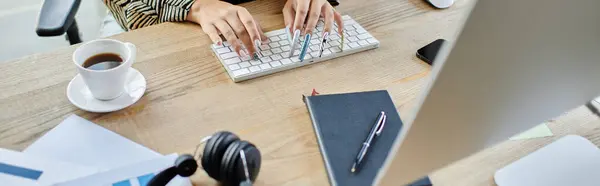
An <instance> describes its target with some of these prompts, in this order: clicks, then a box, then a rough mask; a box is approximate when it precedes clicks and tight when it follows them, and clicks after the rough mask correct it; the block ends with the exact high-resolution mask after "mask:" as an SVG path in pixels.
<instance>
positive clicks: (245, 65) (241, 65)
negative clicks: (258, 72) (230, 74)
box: [240, 61, 250, 68]
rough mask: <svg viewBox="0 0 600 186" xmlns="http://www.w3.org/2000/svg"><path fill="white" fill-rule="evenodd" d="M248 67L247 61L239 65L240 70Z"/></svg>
mask: <svg viewBox="0 0 600 186" xmlns="http://www.w3.org/2000/svg"><path fill="white" fill-rule="evenodd" d="M249 66H250V63H248V62H247V61H246V62H241V63H240V67H242V68H246V67H249Z"/></svg>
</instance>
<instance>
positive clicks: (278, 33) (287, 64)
mask: <svg viewBox="0 0 600 186" xmlns="http://www.w3.org/2000/svg"><path fill="white" fill-rule="evenodd" d="M342 18H343V21H344V42H343V43H344V45H343V50H342V47H341V43H342V42H341V36H340V35H339V34H338V33H337V25H336V26H335V28H334V29H332V31H331V35H330V36H329V38H328V42H327V43H326V44H324V45H323V47H324V50H323V54H322V55H321V57H319V53H320V44H321V39H322V38H321V37H322V31H323V20H322V19H321V20H320V21H319V23H318V24H317V29H316V32H315V33H314V34H313V36H312V37H311V40H310V43H309V44H310V45H309V47H308V48H307V50H306V55H305V57H304V60H303V61H300V59H299V54H300V50H301V49H302V46H303V43H304V36H301V37H300V39H298V40H299V41H298V43H297V44H296V46H295V51H294V53H293V55H292V56H291V57H290V56H288V55H289V51H290V48H291V46H290V43H291V40H292V38H290V37H289V36H288V34H287V33H286V31H285V28H284V29H280V30H274V31H271V32H267V33H265V35H266V36H267V37H269V42H268V44H265V45H262V46H260V54H261V55H259V57H260V59H259V60H252V59H251V57H246V58H243V57H239V56H238V55H237V53H235V52H234V50H233V48H232V47H231V45H230V44H229V43H227V42H223V45H222V46H217V45H212V49H213V51H214V52H215V54H216V55H217V57H218V58H219V61H221V63H222V64H223V67H225V69H226V70H227V73H229V77H231V79H232V80H233V81H234V82H240V81H244V80H248V79H252V78H256V77H260V76H265V75H269V74H273V73H276V72H280V71H284V70H289V69H293V68H296V67H301V66H304V65H309V64H313V63H316V62H321V61H325V60H328V59H332V58H336V57H341V56H345V55H348V54H353V53H357V52H361V51H365V50H369V49H373V48H377V47H379V41H378V40H377V39H375V38H374V37H373V36H371V34H369V33H368V32H367V31H366V30H365V29H364V28H363V27H362V26H360V25H359V24H358V23H357V22H356V21H354V20H353V19H352V18H350V16H347V15H345V16H342ZM334 25H335V24H334ZM292 34H293V33H292Z"/></svg>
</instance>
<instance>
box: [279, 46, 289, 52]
mask: <svg viewBox="0 0 600 186" xmlns="http://www.w3.org/2000/svg"><path fill="white" fill-rule="evenodd" d="M290 49H291V48H290V46H282V47H281V50H283V51H285V52H287V51H290Z"/></svg>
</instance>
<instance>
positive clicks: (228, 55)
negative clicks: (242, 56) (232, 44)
mask: <svg viewBox="0 0 600 186" xmlns="http://www.w3.org/2000/svg"><path fill="white" fill-rule="evenodd" d="M237 56H238V55H237V53H235V52H229V53H225V54H221V58H222V59H229V58H232V57H237Z"/></svg>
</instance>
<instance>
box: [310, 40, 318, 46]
mask: <svg viewBox="0 0 600 186" xmlns="http://www.w3.org/2000/svg"><path fill="white" fill-rule="evenodd" d="M319 43H321V42H320V41H319V40H318V39H313V40H310V44H313V45H316V44H319Z"/></svg>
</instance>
